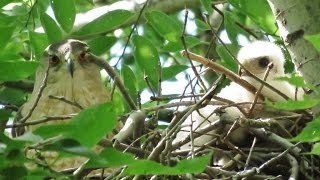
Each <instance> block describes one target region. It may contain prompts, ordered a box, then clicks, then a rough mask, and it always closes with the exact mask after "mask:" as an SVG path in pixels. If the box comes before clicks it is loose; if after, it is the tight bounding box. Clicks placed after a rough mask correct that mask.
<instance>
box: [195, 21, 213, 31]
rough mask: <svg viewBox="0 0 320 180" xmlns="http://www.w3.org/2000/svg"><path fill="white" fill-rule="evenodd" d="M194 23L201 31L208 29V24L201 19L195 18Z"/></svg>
mask: <svg viewBox="0 0 320 180" xmlns="http://www.w3.org/2000/svg"><path fill="white" fill-rule="evenodd" d="M195 23H196V26H197V27H198V29H200V30H202V31H207V30H210V26H209V25H208V24H206V23H205V22H203V21H202V20H199V19H195Z"/></svg>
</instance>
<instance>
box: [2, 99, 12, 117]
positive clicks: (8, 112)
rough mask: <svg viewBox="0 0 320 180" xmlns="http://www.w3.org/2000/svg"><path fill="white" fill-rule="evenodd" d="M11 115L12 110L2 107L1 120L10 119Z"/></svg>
mask: <svg viewBox="0 0 320 180" xmlns="http://www.w3.org/2000/svg"><path fill="white" fill-rule="evenodd" d="M1 100H2V99H1ZM1 104H3V102H1ZM10 116H11V111H9V110H6V109H0V117H1V119H0V122H1V121H6V120H8V119H9V117H10Z"/></svg>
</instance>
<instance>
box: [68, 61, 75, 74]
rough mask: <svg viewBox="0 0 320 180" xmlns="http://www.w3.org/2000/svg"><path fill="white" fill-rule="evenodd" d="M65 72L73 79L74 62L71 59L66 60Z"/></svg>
mask: <svg viewBox="0 0 320 180" xmlns="http://www.w3.org/2000/svg"><path fill="white" fill-rule="evenodd" d="M67 70H68V72H69V73H70V75H71V77H73V73H74V70H75V68H74V62H73V60H72V58H71V57H68V58H67Z"/></svg>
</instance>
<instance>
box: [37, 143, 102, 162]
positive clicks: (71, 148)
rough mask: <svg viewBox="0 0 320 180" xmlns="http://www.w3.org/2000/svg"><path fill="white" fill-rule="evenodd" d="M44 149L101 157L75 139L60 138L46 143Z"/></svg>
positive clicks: (95, 158) (93, 157)
mask: <svg viewBox="0 0 320 180" xmlns="http://www.w3.org/2000/svg"><path fill="white" fill-rule="evenodd" d="M43 148H44V150H49V151H60V152H65V153H68V154H72V155H79V156H83V157H87V158H91V159H93V160H98V159H99V157H98V155H96V154H95V153H94V152H93V151H92V150H90V149H89V148H87V147H85V146H82V145H81V144H80V143H79V142H77V141H75V140H73V139H60V140H58V141H55V142H53V143H52V144H48V145H45V146H44V147H43Z"/></svg>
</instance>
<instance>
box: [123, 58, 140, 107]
mask: <svg viewBox="0 0 320 180" xmlns="http://www.w3.org/2000/svg"><path fill="white" fill-rule="evenodd" d="M121 78H122V81H123V83H124V85H125V87H126V89H127V90H128V92H129V94H130V96H131V98H132V99H133V100H134V101H135V102H136V100H137V96H138V91H137V80H136V77H135V75H134V73H133V71H132V70H131V69H130V67H129V66H127V65H125V64H123V65H122V68H121Z"/></svg>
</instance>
